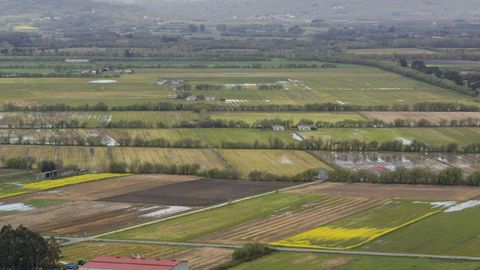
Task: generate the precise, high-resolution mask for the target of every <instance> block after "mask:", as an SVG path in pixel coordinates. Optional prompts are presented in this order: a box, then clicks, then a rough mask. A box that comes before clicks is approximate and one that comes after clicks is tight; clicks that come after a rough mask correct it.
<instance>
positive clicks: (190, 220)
mask: <svg viewBox="0 0 480 270" xmlns="http://www.w3.org/2000/svg"><path fill="white" fill-rule="evenodd" d="M318 197H319V196H317V195H299V194H289V193H285V192H280V193H274V194H270V195H266V196H262V197H258V198H254V199H251V200H247V201H242V202H239V203H234V204H230V205H228V206H224V207H221V208H216V209H213V210H208V211H205V212H200V213H195V214H191V215H188V216H183V217H180V218H176V219H171V220H167V221H162V222H159V223H155V224H151V225H147V226H143V227H140V228H135V229H131V230H127V231H123V232H119V233H115V234H111V235H106V236H103V237H102V238H109V239H132V240H134V239H136V240H156V241H191V240H194V239H197V238H199V237H202V236H205V235H208V234H211V233H214V232H217V231H220V230H223V229H227V228H230V227H233V226H236V225H238V224H241V223H244V222H248V221H251V220H255V219H258V218H262V217H266V216H270V215H272V214H274V213H276V212H278V211H281V210H282V209H285V208H286V207H289V208H290V209H292V210H293V211H294V210H295V209H301V208H302V206H303V205H305V204H308V203H310V202H312V201H314V200H316V199H318Z"/></svg>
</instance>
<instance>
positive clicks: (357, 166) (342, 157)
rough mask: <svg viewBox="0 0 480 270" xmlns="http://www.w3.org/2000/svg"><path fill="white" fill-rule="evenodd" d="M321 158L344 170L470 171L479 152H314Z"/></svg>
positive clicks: (478, 166) (479, 163) (479, 167)
mask: <svg viewBox="0 0 480 270" xmlns="http://www.w3.org/2000/svg"><path fill="white" fill-rule="evenodd" d="M313 154H314V155H315V156H317V157H318V158H319V159H320V160H322V161H324V162H326V163H328V164H331V165H335V166H338V167H341V168H345V169H351V170H371V169H372V168H374V167H376V166H381V167H385V168H387V169H390V170H394V169H395V168H397V167H404V168H411V169H413V168H415V167H423V168H429V169H431V170H432V171H441V170H444V169H446V168H449V167H455V168H461V169H462V170H463V172H464V173H466V174H470V173H473V172H475V171H478V170H480V155H478V154H469V155H460V154H447V153H428V154H427V153H388V152H364V153H362V152H328V151H314V152H313Z"/></svg>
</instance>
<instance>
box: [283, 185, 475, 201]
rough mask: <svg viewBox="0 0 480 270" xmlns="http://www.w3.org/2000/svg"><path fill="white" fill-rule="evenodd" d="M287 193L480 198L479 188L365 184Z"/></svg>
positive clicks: (324, 187) (422, 198)
mask: <svg viewBox="0 0 480 270" xmlns="http://www.w3.org/2000/svg"><path fill="white" fill-rule="evenodd" d="M288 192H296V193H304V194H329V195H332V196H348V197H368V198H371V199H378V200H386V199H393V198H409V199H416V200H458V201H463V200H468V199H472V198H475V197H478V196H480V187H465V186H425V185H389V184H367V183H354V184H345V183H318V184H314V185H310V186H307V187H300V188H298V189H293V190H290V191H288Z"/></svg>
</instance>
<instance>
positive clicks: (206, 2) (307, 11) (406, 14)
mask: <svg viewBox="0 0 480 270" xmlns="http://www.w3.org/2000/svg"><path fill="white" fill-rule="evenodd" d="M96 1H101V2H109V3H122V4H125V3H135V4H136V5H138V6H142V7H145V8H148V9H150V10H154V11H155V12H156V13H157V14H158V15H159V16H164V17H168V18H175V17H176V18H190V19H212V18H213V19H231V18H233V17H236V18H245V17H261V16H269V15H291V16H295V17H306V18H315V17H321V18H324V19H330V20H331V19H335V20H405V19H414V20H415V19H417V20H438V19H447V20H453V19H472V20H475V19H476V20H479V19H480V2H478V1H477V0H457V1H451V0H420V1H419V0H402V1H398V0H294V1H293V0H175V1H172V0H139V1H134V0H96Z"/></svg>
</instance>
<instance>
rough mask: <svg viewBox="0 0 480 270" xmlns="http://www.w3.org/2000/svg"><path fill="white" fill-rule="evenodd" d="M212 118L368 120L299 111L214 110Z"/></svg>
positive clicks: (341, 114) (245, 119) (244, 119)
mask: <svg viewBox="0 0 480 270" xmlns="http://www.w3.org/2000/svg"><path fill="white" fill-rule="evenodd" d="M209 116H210V117H211V118H212V119H222V120H235V121H243V122H246V123H248V124H250V125H251V124H254V123H255V122H256V121H260V120H264V119H269V120H271V119H281V120H283V121H291V123H292V125H296V124H298V122H300V120H311V121H314V122H317V121H322V122H329V123H336V122H340V121H344V120H366V119H365V118H364V117H363V116H361V115H359V114H356V113H322V112H318V113H316V112H314V113H305V112H302V113H297V112H288V113H287V112H212V113H209Z"/></svg>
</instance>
